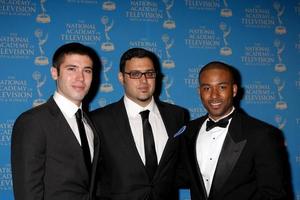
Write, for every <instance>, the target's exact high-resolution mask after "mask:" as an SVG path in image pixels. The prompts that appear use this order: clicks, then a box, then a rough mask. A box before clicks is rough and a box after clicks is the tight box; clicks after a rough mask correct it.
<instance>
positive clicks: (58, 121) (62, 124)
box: [47, 97, 81, 150]
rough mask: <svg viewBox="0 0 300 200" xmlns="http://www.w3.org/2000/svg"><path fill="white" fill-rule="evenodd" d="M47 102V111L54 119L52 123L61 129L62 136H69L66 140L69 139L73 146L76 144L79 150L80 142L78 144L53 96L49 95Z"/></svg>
mask: <svg viewBox="0 0 300 200" xmlns="http://www.w3.org/2000/svg"><path fill="white" fill-rule="evenodd" d="M47 103H48V105H47V106H48V108H49V111H50V113H51V114H52V115H53V117H54V119H55V120H54V122H55V124H53V125H56V126H57V130H62V131H61V132H62V133H64V135H62V136H64V137H68V138H69V139H68V141H70V142H71V143H72V144H73V145H74V146H77V147H78V150H79V149H80V150H81V148H80V144H79V142H78V140H77V138H76V137H75V135H74V133H73V131H72V129H71V127H70V125H69V124H68V122H67V120H66V118H65V117H64V115H63V113H62V112H61V110H60V109H59V107H58V105H57V104H56V102H55V101H54V99H53V97H51V98H50V99H49V100H48V102H47Z"/></svg>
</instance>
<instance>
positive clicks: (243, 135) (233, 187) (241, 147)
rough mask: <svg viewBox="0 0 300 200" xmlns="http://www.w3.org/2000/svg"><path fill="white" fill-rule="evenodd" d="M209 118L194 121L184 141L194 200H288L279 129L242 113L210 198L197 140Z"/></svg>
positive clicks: (233, 126) (226, 143)
mask: <svg viewBox="0 0 300 200" xmlns="http://www.w3.org/2000/svg"><path fill="white" fill-rule="evenodd" d="M206 118H207V115H206V116H204V117H201V118H198V119H195V120H193V121H191V122H190V123H189V124H188V125H187V129H186V133H184V138H183V139H184V140H183V141H184V144H183V152H184V153H183V156H182V157H183V163H184V164H185V166H186V170H187V173H188V180H189V184H190V189H191V198H192V200H204V199H209V200H248V199H251V200H256V199H286V197H285V195H286V193H285V191H284V181H283V178H284V177H283V163H282V157H281V155H282V154H281V149H282V148H283V146H282V145H281V143H280V141H279V137H277V136H279V135H276V134H279V133H278V132H277V129H275V128H274V127H272V126H270V125H268V124H266V123H264V122H262V121H259V120H257V119H254V118H252V117H250V116H248V115H246V114H244V113H242V112H240V111H238V110H236V111H235V113H234V115H233V118H232V120H231V123H230V125H229V128H228V132H227V135H226V138H225V140H224V143H223V146H222V149H221V153H220V156H219V159H218V162H217V167H216V170H215V174H214V177H213V182H212V186H211V190H210V194H209V195H207V194H206V190H205V186H204V183H203V180H202V175H201V169H200V168H199V166H198V162H197V157H196V140H197V137H198V134H199V131H200V128H201V126H202V124H203V122H204V121H205V119H206ZM211 148H213V147H211Z"/></svg>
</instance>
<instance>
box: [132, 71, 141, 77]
mask: <svg viewBox="0 0 300 200" xmlns="http://www.w3.org/2000/svg"><path fill="white" fill-rule="evenodd" d="M140 74H141V72H131V76H134V77H139V76H140Z"/></svg>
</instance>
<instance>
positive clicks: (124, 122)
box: [112, 98, 146, 173]
mask: <svg viewBox="0 0 300 200" xmlns="http://www.w3.org/2000/svg"><path fill="white" fill-rule="evenodd" d="M112 114H113V115H114V117H113V119H115V122H116V126H117V127H118V129H119V131H118V134H120V137H121V138H120V140H121V141H123V144H124V150H125V151H126V152H128V155H129V156H130V157H132V156H133V159H137V160H139V161H140V162H139V163H140V166H141V167H143V168H145V165H144V163H143V161H142V159H141V157H140V154H139V152H138V150H137V148H136V145H135V142H134V138H133V135H132V131H131V128H130V124H129V119H128V116H127V112H126V109H125V105H124V101H123V98H122V99H121V100H120V101H119V102H118V103H117V104H116V107H115V110H114V111H112ZM145 170H146V169H145ZM145 173H146V171H145Z"/></svg>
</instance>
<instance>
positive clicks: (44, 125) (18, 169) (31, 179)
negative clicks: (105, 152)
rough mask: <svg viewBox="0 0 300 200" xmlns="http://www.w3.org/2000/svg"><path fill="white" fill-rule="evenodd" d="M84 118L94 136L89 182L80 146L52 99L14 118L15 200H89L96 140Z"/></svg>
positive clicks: (96, 155) (96, 157) (95, 157)
mask: <svg viewBox="0 0 300 200" xmlns="http://www.w3.org/2000/svg"><path fill="white" fill-rule="evenodd" d="M84 115H85V113H84ZM85 118H86V119H87V122H88V123H89V125H90V126H91V128H92V130H93V133H94V161H93V166H92V172H91V178H90V177H89V174H88V171H87V168H86V165H85V163H84V157H83V152H82V149H81V146H80V144H79V142H78V140H77V139H76V137H75V135H74V133H73V131H72V129H71V127H70V126H69V124H68V122H67V121H66V119H65V117H64V115H63V114H62V112H61V111H60V109H59V107H58V106H57V104H56V103H55V101H54V99H53V97H51V98H50V99H49V100H48V101H47V102H46V103H44V104H42V105H40V106H38V107H35V108H33V109H31V110H29V111H26V112H24V113H23V114H21V115H20V116H19V117H18V119H17V120H16V122H15V124H14V127H13V132H12V144H11V164H12V178H13V189H14V195H15V200H33V199H34V200H90V199H92V192H93V191H92V190H93V185H94V174H95V170H96V164H97V159H98V154H99V139H98V134H96V131H95V128H94V127H93V126H92V123H91V121H90V120H89V119H88V118H87V116H85Z"/></svg>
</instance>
